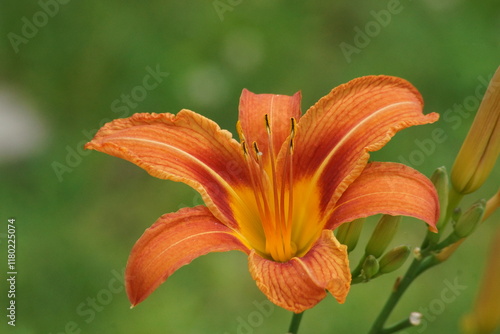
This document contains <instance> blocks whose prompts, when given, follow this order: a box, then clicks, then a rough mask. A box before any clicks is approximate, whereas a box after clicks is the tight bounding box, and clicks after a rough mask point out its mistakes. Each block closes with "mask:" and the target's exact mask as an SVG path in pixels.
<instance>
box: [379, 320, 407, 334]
mask: <svg viewBox="0 0 500 334" xmlns="http://www.w3.org/2000/svg"><path fill="white" fill-rule="evenodd" d="M412 326H414V325H413V324H412V323H411V321H410V317H408V318H406V319H404V320H402V321H400V322H398V323H397V324H395V325H392V326H390V327H387V328H386V329H384V330H382V331H381V332H380V333H383V334H391V333H396V332H397V331H400V330H402V329H405V328H408V327H412Z"/></svg>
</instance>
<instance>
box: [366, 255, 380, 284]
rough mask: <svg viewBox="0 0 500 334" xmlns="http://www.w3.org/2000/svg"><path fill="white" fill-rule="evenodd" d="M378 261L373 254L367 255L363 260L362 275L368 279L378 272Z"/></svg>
mask: <svg viewBox="0 0 500 334" xmlns="http://www.w3.org/2000/svg"><path fill="white" fill-rule="evenodd" d="M378 270H379V263H378V261H377V259H376V258H375V257H374V256H373V255H368V256H367V257H366V259H365V262H363V276H364V278H365V279H366V280H369V279H370V278H372V277H373V276H375V275H376V274H377V273H378Z"/></svg>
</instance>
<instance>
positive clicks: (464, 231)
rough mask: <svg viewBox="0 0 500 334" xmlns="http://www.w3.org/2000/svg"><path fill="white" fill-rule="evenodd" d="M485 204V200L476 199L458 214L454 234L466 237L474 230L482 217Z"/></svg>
mask: <svg viewBox="0 0 500 334" xmlns="http://www.w3.org/2000/svg"><path fill="white" fill-rule="evenodd" d="M485 206H486V201H485V200H480V201H477V202H476V203H474V204H473V205H472V206H471V207H470V208H469V209H468V210H467V211H465V212H464V213H463V214H462V215H461V216H460V218H459V219H458V221H457V223H456V224H455V234H456V235H457V236H458V237H459V238H466V237H468V236H469V235H471V234H472V232H474V230H475V229H476V227H477V225H478V224H479V222H480V221H481V220H482V218H483V214H484V208H485Z"/></svg>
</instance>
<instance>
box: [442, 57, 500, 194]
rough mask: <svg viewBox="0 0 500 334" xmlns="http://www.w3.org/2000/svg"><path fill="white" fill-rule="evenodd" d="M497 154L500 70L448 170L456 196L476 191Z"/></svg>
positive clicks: (499, 151) (499, 140)
mask: <svg viewBox="0 0 500 334" xmlns="http://www.w3.org/2000/svg"><path fill="white" fill-rule="evenodd" d="M499 154H500V67H499V68H498V69H497V71H496V72H495V74H494V75H493V78H492V79H491V81H490V84H489V86H488V89H487V90H486V94H485V95H484V97H483V101H482V102H481V105H480V106H479V110H478V111H477V114H476V117H475V118H474V122H473V123H472V126H471V128H470V130H469V133H468V134H467V137H466V138H465V141H464V143H463V144H462V148H461V149H460V152H458V155H457V158H456V159H455V163H454V164H453V168H452V170H451V183H452V184H453V187H454V188H455V190H456V191H457V192H458V193H460V194H468V193H471V192H474V191H475V190H477V189H478V188H479V187H480V186H481V185H482V184H483V183H484V181H485V180H486V179H487V178H488V176H489V175H490V172H491V170H492V169H493V166H494V165H495V162H496V160H497V158H498V155H499Z"/></svg>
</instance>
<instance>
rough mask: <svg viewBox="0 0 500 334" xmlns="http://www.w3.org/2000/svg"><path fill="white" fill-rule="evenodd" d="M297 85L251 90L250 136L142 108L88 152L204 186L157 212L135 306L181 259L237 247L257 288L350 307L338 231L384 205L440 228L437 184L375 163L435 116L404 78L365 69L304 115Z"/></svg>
mask: <svg viewBox="0 0 500 334" xmlns="http://www.w3.org/2000/svg"><path fill="white" fill-rule="evenodd" d="M300 100H301V95H300V93H296V94H295V95H293V96H284V95H271V94H253V93H251V92H249V91H248V90H243V93H242V95H241V100H240V110H239V122H238V132H239V135H240V139H241V142H238V141H236V140H235V139H233V138H232V136H231V134H230V133H229V132H228V131H225V130H221V129H220V128H219V127H218V126H217V124H216V123H214V122H213V121H211V120H209V119H207V118H205V117H203V116H201V115H199V114H197V113H194V112H192V111H189V110H181V111H180V112H179V113H178V114H177V115H172V114H166V113H165V114H135V115H133V116H132V117H130V118H126V119H118V120H114V121H112V122H110V123H108V124H106V125H105V126H103V127H102V128H101V129H100V130H99V131H98V133H97V134H96V136H95V138H94V139H93V140H92V141H91V142H89V143H87V144H86V146H85V147H86V148H87V149H94V150H98V151H101V152H104V153H107V154H110V155H113V156H117V157H120V158H123V159H126V160H129V161H131V162H133V163H135V164H137V165H138V166H140V167H142V168H144V169H145V170H146V171H147V172H148V173H149V174H151V175H153V176H155V177H158V178H162V179H169V180H173V181H180V182H184V183H186V184H188V185H189V186H191V187H193V188H194V189H196V190H197V191H198V192H199V193H200V194H201V196H202V198H203V200H204V202H205V204H206V206H197V207H194V208H184V209H181V210H179V211H178V212H176V213H170V214H165V215H163V216H162V217H160V218H159V219H158V221H157V222H156V223H154V224H153V226H151V227H150V228H149V229H147V230H146V231H145V233H144V234H143V235H142V237H141V238H140V239H139V240H138V242H137V243H136V244H135V246H134V248H133V250H132V252H131V254H130V258H129V260H128V263H127V269H126V286H127V294H128V296H129V299H130V301H131V303H132V305H136V304H138V303H140V302H142V301H143V300H144V299H145V298H146V297H147V296H148V295H149V294H151V293H152V292H153V291H154V290H155V289H156V288H157V287H158V286H159V285H160V284H161V283H163V282H164V281H165V280H166V279H167V278H168V277H169V276H170V275H171V274H172V273H174V272H175V271H176V270H177V269H179V268H180V267H181V266H183V265H186V264H188V263H189V262H191V261H192V260H193V259H195V258H197V257H198V256H201V255H204V254H207V253H209V252H223V251H229V250H239V251H242V252H244V253H246V254H247V255H248V262H249V269H250V273H251V275H252V277H253V279H254V280H255V281H256V283H257V286H258V287H259V288H260V290H261V291H262V292H263V293H264V294H265V295H266V296H267V297H268V298H269V300H271V301H272V302H273V303H275V304H276V305H279V306H281V307H283V308H285V309H287V310H291V311H293V312H296V313H299V312H302V311H304V310H306V309H309V308H311V307H313V306H315V305H316V304H317V303H318V302H319V301H321V300H322V299H323V298H324V297H325V296H326V290H327V291H329V292H330V293H331V294H332V295H333V296H334V297H335V298H336V299H337V300H338V302H340V303H343V302H344V300H345V298H346V295H347V293H348V291H349V288H350V283H351V274H350V269H349V261H348V257H347V250H346V248H347V247H346V246H344V245H341V244H340V243H339V242H338V241H337V239H336V238H335V236H334V234H333V230H334V229H335V228H337V227H338V226H339V225H341V224H342V223H344V222H349V221H352V220H354V219H357V218H360V217H366V216H370V215H374V214H378V213H384V214H391V215H408V216H413V217H417V218H419V219H421V220H423V221H425V222H427V223H428V224H429V226H430V228H431V229H432V230H436V228H435V224H436V221H437V219H438V217H439V204H438V198H437V194H436V191H435V188H434V186H433V185H432V183H431V182H430V181H429V180H428V179H427V178H426V177H425V176H423V175H422V174H420V173H419V172H417V171H415V170H413V169H411V168H409V167H407V166H404V165H401V164H397V163H383V162H373V163H368V158H369V153H368V152H370V151H375V150H378V149H380V148H382V147H383V146H384V145H385V144H386V143H387V142H388V141H389V140H390V138H391V137H392V136H393V135H394V134H395V133H396V132H397V131H399V130H401V129H404V128H406V127H409V126H412V125H419V124H426V123H432V122H434V121H436V120H437V119H438V117H439V116H438V115H437V114H435V113H431V114H428V115H423V114H422V106H423V102H422V98H421V96H420V94H419V93H418V91H417V90H416V89H415V88H414V87H413V86H412V85H411V84H409V83H408V82H407V81H405V80H403V79H399V78H395V77H389V76H368V77H362V78H358V79H355V80H352V81H350V82H348V83H347V84H344V85H341V86H339V87H337V88H335V89H333V90H332V91H331V92H330V93H329V94H328V95H326V96H325V97H323V98H322V99H321V100H319V101H318V102H317V103H316V104H315V105H314V106H312V107H311V108H310V109H309V110H308V111H307V113H306V114H304V115H303V116H301V111H300Z"/></svg>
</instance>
